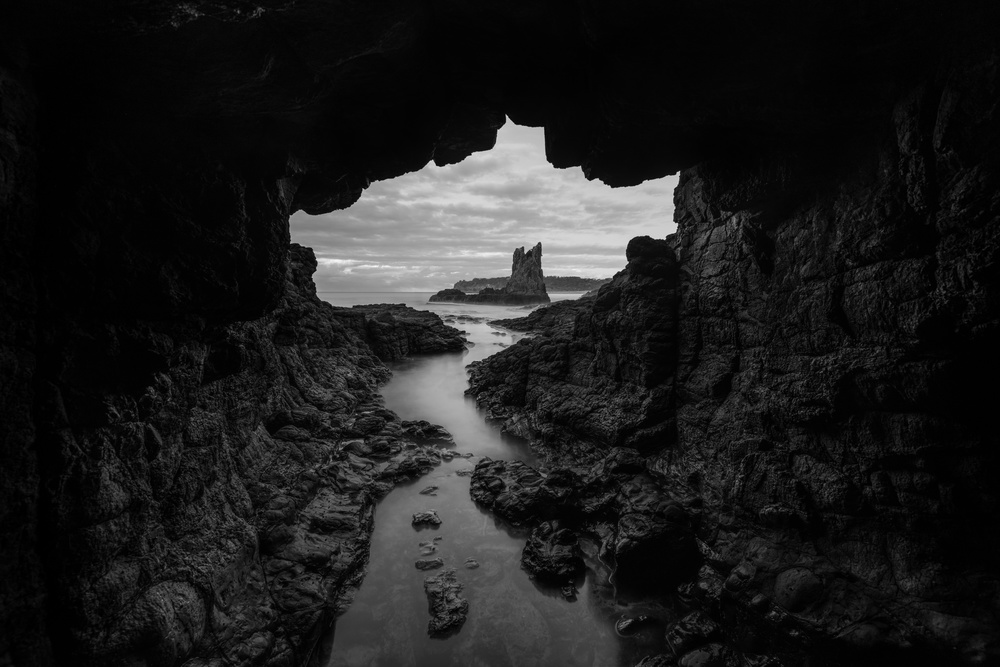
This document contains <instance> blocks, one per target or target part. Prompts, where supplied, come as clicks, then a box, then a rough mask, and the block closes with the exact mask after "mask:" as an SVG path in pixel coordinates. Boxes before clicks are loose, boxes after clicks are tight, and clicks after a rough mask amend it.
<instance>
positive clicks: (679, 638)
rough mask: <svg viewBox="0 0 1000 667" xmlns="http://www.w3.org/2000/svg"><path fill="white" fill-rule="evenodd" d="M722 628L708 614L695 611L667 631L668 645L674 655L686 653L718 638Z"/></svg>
mask: <svg viewBox="0 0 1000 667" xmlns="http://www.w3.org/2000/svg"><path fill="white" fill-rule="evenodd" d="M720 635H721V628H720V627H719V624H718V623H716V622H715V621H714V620H713V619H712V618H711V617H710V616H709V615H708V614H706V613H704V612H701V611H694V612H691V613H690V614H688V615H687V616H685V617H684V618H682V619H680V620H679V621H677V623H675V624H674V625H673V627H671V628H670V629H669V630H668V631H667V635H666V641H667V646H668V647H669V648H670V650H671V651H672V652H673V654H674V655H677V656H680V655H684V654H685V653H687V652H688V651H691V650H693V649H695V648H697V647H698V646H702V645H704V644H707V643H709V642H710V641H712V640H714V639H718V638H719V637H720Z"/></svg>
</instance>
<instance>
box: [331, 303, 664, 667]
mask: <svg viewBox="0 0 1000 667" xmlns="http://www.w3.org/2000/svg"><path fill="white" fill-rule="evenodd" d="M323 296H325V297H327V299H328V300H329V301H331V302H333V303H335V304H338V301H340V304H343V305H353V304H359V303H372V302H379V301H383V302H396V303H399V302H406V303H407V305H411V306H413V307H417V308H422V309H426V310H433V311H435V312H437V313H438V314H439V315H441V316H442V318H448V317H449V316H459V315H466V316H469V317H474V318H489V319H493V318H501V317H517V316H523V315H524V314H525V313H526V312H527V311H526V310H525V309H523V308H520V307H510V308H507V307H497V306H484V305H475V304H426V303H425V302H426V297H427V295H420V294H368V295H360V294H352V295H335V294H327V295H323ZM340 304H338V305H340ZM453 325H454V326H456V327H457V328H459V329H462V330H464V331H466V332H468V334H469V335H468V338H469V340H470V341H471V342H472V343H474V345H473V346H472V347H471V349H470V350H469V351H468V352H465V353H458V354H444V355H429V356H420V357H414V358H411V359H408V360H405V361H402V362H399V363H397V364H394V365H393V366H392V368H393V374H394V375H393V379H392V381H391V382H390V383H389V384H388V385H386V386H385V387H384V388H383V396H384V397H385V400H386V406H387V407H389V408H390V409H392V410H394V411H396V412H397V413H398V414H399V415H400V416H401V417H402V418H403V419H426V420H428V421H430V422H433V423H438V424H442V425H443V426H445V427H446V428H447V429H448V430H449V431H450V432H451V433H452V435H453V436H454V438H455V442H456V445H457V447H456V449H457V451H458V452H460V453H466V452H468V453H472V454H474V458H472V459H471V460H466V459H456V460H454V461H452V462H449V463H444V464H442V465H441V466H439V467H438V468H436V469H434V470H433V471H432V472H431V473H430V474H428V475H427V476H425V477H423V478H421V479H419V480H417V481H415V482H412V483H407V484H404V485H401V486H399V487H397V488H396V489H395V490H394V491H393V492H392V493H390V494H389V496H388V497H386V498H385V499H384V500H383V501H382V502H381V503H380V504H379V506H378V508H377V511H376V520H375V532H374V534H373V536H372V548H371V560H370V564H369V570H368V575H367V577H366V579H365V581H364V583H363V585H362V586H361V588H360V590H359V591H358V593H357V595H356V597H355V600H354V603H353V604H352V605H351V607H350V608H349V609H348V611H347V612H346V613H345V614H344V615H343V616H341V617H340V619H338V621H337V627H336V629H335V634H334V645H333V651H332V655H331V656H330V657H329V659H328V661H327V662H326V664H327V665H328V666H329V667H354V666H360V665H366V666H375V665H381V666H385V667H390V666H392V667H396V666H402V665H413V666H428V667H430V666H434V667H439V666H446V665H456V666H458V665H461V666H463V667H464V666H466V665H482V666H490V667H494V666H500V665H518V666H530V665H539V666H541V665H556V664H558V665H581V666H584V665H586V666H588V667H589V666H608V665H618V664H633V662H635V661H638V659H639V658H641V657H642V656H643V655H645V653H646V651H643V650H642V647H641V646H640V645H638V642H641V641H642V638H632V639H629V640H622V639H619V638H618V637H617V636H616V634H615V632H614V628H613V625H614V621H615V620H616V617H615V612H614V611H613V610H611V609H607V608H604V609H601V608H599V604H600V603H599V600H600V598H598V597H597V596H595V595H592V592H593V591H594V590H595V588H602V589H604V588H606V583H605V582H603V581H597V579H598V576H597V575H594V574H593V573H592V572H590V571H588V573H587V576H586V579H585V580H581V581H580V582H578V588H579V597H578V599H577V600H576V601H574V602H567V601H566V600H564V599H563V598H562V596H561V595H560V594H559V592H558V590H556V589H547V588H543V587H539V586H536V585H535V583H534V582H533V581H532V580H531V579H529V578H528V575H527V573H525V572H524V570H522V569H521V567H520V556H521V550H522V548H523V547H524V542H525V539H526V533H524V532H519V531H511V530H509V529H507V528H506V527H505V526H502V525H500V524H498V522H497V521H496V520H495V519H494V518H493V517H492V516H491V515H489V514H487V513H486V512H484V511H482V510H481V509H480V508H478V507H477V506H476V505H475V504H474V503H473V502H472V500H471V498H470V497H469V483H470V478H469V476H468V475H460V474H459V472H460V471H463V470H464V471H470V470H471V469H472V468H474V467H475V462H476V461H477V460H478V459H479V457H481V456H489V457H491V458H504V459H513V458H520V459H522V460H530V459H531V458H532V457H531V454H530V451H529V450H528V449H527V447H525V446H524V445H522V444H519V443H514V442H511V441H508V440H502V439H501V437H500V435H499V431H498V429H497V428H496V427H493V426H491V425H488V424H486V423H485V421H484V420H483V417H482V414H481V413H480V412H478V411H477V410H476V407H475V403H474V401H472V399H471V398H468V397H466V396H465V395H464V391H465V389H466V388H467V387H468V382H467V380H466V374H465V366H466V365H467V364H469V363H470V362H472V361H475V360H478V359H482V358H484V357H486V356H489V355H490V354H493V353H494V352H496V351H498V350H500V349H501V344H502V345H508V344H511V343H513V342H514V341H513V340H512V338H513V336H512V335H511V334H510V333H509V332H506V335H503V336H498V335H495V332H496V331H497V330H496V329H493V328H491V327H489V326H488V325H487V324H486V323H485V322H484V321H481V322H475V321H458V322H455V323H454V324H453ZM428 486H437V487H438V489H437V491H436V492H435V495H421V494H420V491H421V490H423V489H425V488H427V487H428ZM426 509H435V510H437V512H438V515H439V516H440V517H441V519H442V522H443V523H442V525H441V526H440V527H439V528H436V529H433V530H420V531H417V530H415V529H414V528H413V527H412V526H411V525H410V521H411V517H412V515H413V513H414V512H418V511H422V510H426ZM436 537H440V538H441V539H440V540H439V541H438V542H437V551H436V552H434V553H433V554H431V555H422V554H421V550H420V546H419V545H420V543H421V542H424V541H426V540H429V539H432V538H436ZM421 557H425V558H428V557H440V558H442V559H443V560H444V562H445V567H454V568H455V569H456V570H457V575H458V579H459V581H461V582H462V583H463V585H464V586H465V588H464V591H463V595H464V596H465V597H466V599H468V601H469V616H468V620H467V621H466V623H465V625H464V626H463V627H462V629H461V631H460V632H459V633H457V634H455V635H453V636H451V637H448V638H447V639H430V638H429V637H428V636H427V621H428V619H429V613H428V609H427V597H426V595H425V593H424V589H423V580H424V577H426V576H428V575H431V574H434V573H435V572H436V571H430V572H422V571H420V570H417V569H416V567H415V566H414V562H415V561H416V560H417V559H418V558H421ZM468 558H474V559H475V560H476V561H478V562H479V565H480V567H479V568H477V569H466V568H465V561H466V559H468ZM636 613H640V612H636ZM652 652H655V649H654V651H652Z"/></svg>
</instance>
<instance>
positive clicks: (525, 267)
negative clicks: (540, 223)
mask: <svg viewBox="0 0 1000 667" xmlns="http://www.w3.org/2000/svg"><path fill="white" fill-rule="evenodd" d="M430 301H431V302H460V303H492V304H497V305H501V306H509V305H525V304H534V303H549V295H548V292H546V290H545V277H544V276H543V275H542V244H541V243H538V244H536V245H535V247H534V248H532V249H531V250H529V251H528V252H525V251H524V248H523V247H521V248H517V249H516V250H514V260H513V262H512V264H511V269H510V278H507V279H506V281H504V284H503V285H502V286H501V287H499V288H497V287H484V288H483V289H481V290H480V291H479V292H478V293H476V294H466V293H465V291H463V290H461V289H454V288H451V289H444V290H441V291H440V292H438V293H437V294H435V295H434V296H432V297H431V298H430Z"/></svg>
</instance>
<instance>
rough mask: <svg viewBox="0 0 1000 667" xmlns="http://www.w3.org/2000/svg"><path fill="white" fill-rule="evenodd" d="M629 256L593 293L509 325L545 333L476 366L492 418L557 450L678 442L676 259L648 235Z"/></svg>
mask: <svg viewBox="0 0 1000 667" xmlns="http://www.w3.org/2000/svg"><path fill="white" fill-rule="evenodd" d="M626 256H627V258H628V261H629V263H628V266H627V267H626V268H625V270H623V271H621V272H619V273H618V274H617V275H616V276H615V277H614V279H613V280H612V281H611V282H610V283H609V284H607V285H605V286H604V287H602V288H601V290H600V292H599V293H598V295H597V297H595V298H594V299H593V300H589V299H588V300H585V301H582V302H579V303H574V302H571V303H569V304H557V305H556V306H554V307H552V308H549V309H546V310H545V312H544V313H540V314H539V315H537V316H535V315H532V316H529V318H528V319H527V320H526V322H524V323H512V324H513V325H514V326H515V327H518V326H523V325H524V324H530V325H534V326H540V327H542V328H543V331H544V335H541V336H536V337H533V338H530V339H522V340H520V341H518V343H517V344H516V345H514V346H512V347H511V348H510V349H508V350H505V351H504V353H503V354H501V355H497V356H494V357H490V358H488V359H486V360H484V361H482V362H479V363H477V364H473V365H472V366H471V367H470V385H471V388H470V392H471V393H472V394H473V395H474V396H475V397H476V400H477V401H478V402H479V404H480V405H482V406H484V407H486V408H487V410H488V415H489V418H490V419H493V420H495V421H498V422H500V423H501V425H502V427H503V428H504V429H505V430H506V431H509V432H511V433H514V434H516V435H519V436H522V437H525V438H530V439H533V440H540V441H542V442H544V443H545V444H546V445H547V446H548V447H550V448H560V447H571V446H573V443H577V442H581V441H583V442H588V443H599V444H601V445H603V446H605V447H612V446H618V445H627V446H630V447H635V448H639V449H644V450H647V451H648V450H651V449H659V448H661V447H663V446H664V445H665V444H667V443H669V442H672V441H673V439H674V437H675V434H674V416H673V411H672V409H671V405H672V400H673V371H674V359H675V355H676V348H675V345H674V341H673V336H674V332H675V329H676V324H675V319H676V308H677V305H676V304H677V281H678V277H677V262H676V260H675V258H674V252H673V250H672V249H671V248H670V247H669V245H668V243H667V242H666V241H663V240H654V239H651V238H649V237H640V238H636V239H633V240H632V241H631V242H630V243H629V246H628V249H627V251H626ZM533 318H536V319H534V321H532V320H533ZM501 323H503V322H501Z"/></svg>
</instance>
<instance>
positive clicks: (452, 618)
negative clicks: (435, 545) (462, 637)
mask: <svg viewBox="0 0 1000 667" xmlns="http://www.w3.org/2000/svg"><path fill="white" fill-rule="evenodd" d="M424 592H425V593H426V594H427V606H428V608H429V610H430V613H431V620H430V621H428V622H427V634H428V635H430V636H431V637H437V638H441V637H447V636H449V635H453V634H455V633H456V632H458V631H459V630H460V629H461V628H462V625H464V624H465V619H466V618H467V617H468V615H469V601H468V600H466V599H465V598H463V597H462V595H461V593H462V584H461V583H460V582H459V581H458V578H457V577H456V576H455V569H454V568H448V569H447V570H442V571H441V572H439V573H438V574H435V575H434V576H432V577H427V578H426V579H424Z"/></svg>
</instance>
